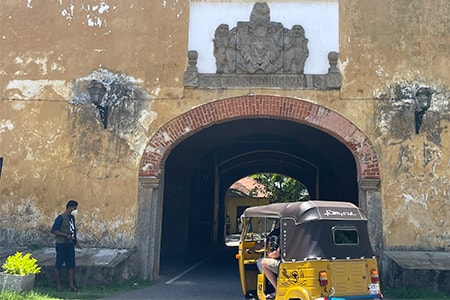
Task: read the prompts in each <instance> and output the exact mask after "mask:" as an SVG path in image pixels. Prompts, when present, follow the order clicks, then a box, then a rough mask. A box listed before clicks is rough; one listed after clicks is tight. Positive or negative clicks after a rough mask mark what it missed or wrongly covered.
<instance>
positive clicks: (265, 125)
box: [161, 118, 358, 255]
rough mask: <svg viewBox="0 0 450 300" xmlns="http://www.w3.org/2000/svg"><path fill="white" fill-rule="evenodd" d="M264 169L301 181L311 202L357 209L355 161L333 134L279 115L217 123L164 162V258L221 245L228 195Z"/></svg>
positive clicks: (172, 153) (224, 233) (186, 142)
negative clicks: (351, 205)
mask: <svg viewBox="0 0 450 300" xmlns="http://www.w3.org/2000/svg"><path fill="white" fill-rule="evenodd" d="M264 172H266V173H267V172H271V173H279V174H284V175H286V176H289V177H292V178H294V179H296V180H298V181H300V182H302V183H303V184H304V185H305V186H306V188H307V190H308V192H309V195H310V198H311V199H321V200H345V201H350V202H353V203H355V204H357V205H358V182H357V178H358V176H357V167H356V163H355V158H354V156H353V154H352V152H351V151H350V150H349V149H348V148H347V147H346V145H344V144H343V143H342V142H340V141H338V140H337V139H336V138H334V137H333V136H331V135H330V134H328V133H326V132H324V131H321V130H319V129H317V128H314V127H311V126H309V125H307V124H303V123H299V122H294V121H291V120H284V119H277V118H249V119H236V120H230V121H226V122H222V123H219V124H214V125H212V126H209V127H207V128H205V129H202V130H200V131H198V132H196V133H194V134H192V135H190V136H189V137H188V138H186V139H184V140H183V141H182V142H180V143H178V144H177V145H176V146H175V147H174V148H173V149H172V151H171V152H170V154H169V155H168V157H167V159H166V162H165V172H164V192H163V193H164V202H163V218H162V236H161V255H179V254H193V253H200V252H205V253H206V252H209V251H211V250H212V249H214V248H215V247H221V246H223V245H224V244H225V237H226V226H225V224H226V222H227V220H226V218H227V213H226V207H225V195H226V191H227V190H228V189H229V187H230V186H231V185H232V184H233V183H234V182H236V181H238V180H239V179H241V178H244V177H246V176H248V175H251V174H255V173H264Z"/></svg>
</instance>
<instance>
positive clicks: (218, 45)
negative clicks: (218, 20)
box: [214, 24, 236, 73]
mask: <svg viewBox="0 0 450 300" xmlns="http://www.w3.org/2000/svg"><path fill="white" fill-rule="evenodd" d="M214 57H215V58H216V68H217V73H234V72H236V30H233V31H230V30H229V29H228V25H227V24H221V25H219V26H218V27H217V29H216V32H215V34H214Z"/></svg>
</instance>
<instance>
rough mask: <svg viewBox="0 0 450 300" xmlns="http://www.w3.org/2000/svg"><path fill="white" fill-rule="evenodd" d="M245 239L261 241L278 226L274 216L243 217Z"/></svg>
mask: <svg viewBox="0 0 450 300" xmlns="http://www.w3.org/2000/svg"><path fill="white" fill-rule="evenodd" d="M244 223H245V228H244V230H245V232H244V239H245V241H261V240H264V239H265V238H266V237H267V235H268V234H269V233H270V232H272V231H273V230H274V229H276V228H277V227H278V226H279V222H278V219H276V218H261V217H251V218H245V222H244Z"/></svg>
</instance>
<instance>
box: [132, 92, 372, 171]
mask: <svg viewBox="0 0 450 300" xmlns="http://www.w3.org/2000/svg"><path fill="white" fill-rule="evenodd" d="M252 117H272V118H277V119H286V120H291V121H295V122H300V123H304V124H307V125H309V126H312V127H315V128H317V129H319V130H321V131H324V132H327V133H329V134H330V135H332V136H334V137H335V138H336V139H338V140H339V141H341V142H342V143H343V144H345V145H346V146H347V148H349V149H350V151H351V152H352V153H353V156H354V157H355V160H356V166H357V171H358V175H359V178H361V179H379V178H380V172H379V166H378V158H377V155H376V153H375V149H374V147H373V145H372V143H371V142H370V141H369V139H368V138H367V136H366V135H365V134H364V133H363V132H361V131H360V130H359V129H358V128H357V127H356V126H355V125H354V124H353V123H351V122H350V121H348V120H347V119H345V118H344V117H343V116H341V115H339V114H338V113H336V112H334V111H331V110H329V109H327V108H325V107H323V106H320V105H317V104H314V103H310V102H306V101H303V100H298V99H293V98H286V97H276V96H264V95H258V96H242V97H234V98H227V99H222V100H217V101H214V102H209V103H207V104H204V105H201V106H199V107H196V108H194V109H192V110H190V111H188V112H186V113H184V114H182V115H180V116H178V117H177V118H175V119H174V120H172V121H170V122H169V123H167V124H165V125H164V126H163V127H161V128H160V129H159V130H158V131H157V132H156V133H155V134H154V135H153V137H152V138H151V140H150V142H149V143H148V145H147V147H146V150H145V152H144V154H143V157H142V161H141V167H140V172H139V176H140V177H147V176H151V177H153V176H155V177H158V176H159V175H160V174H161V173H162V168H163V163H164V160H165V158H166V157H167V155H168V154H169V152H170V150H171V149H172V148H173V147H174V146H175V145H176V144H177V143H179V141H181V140H183V139H185V138H187V137H189V136H190V135H192V134H194V133H195V132H197V131H199V130H201V129H202V128H204V127H207V126H209V125H211V124H213V123H220V122H223V121H229V120H231V119H242V118H252Z"/></svg>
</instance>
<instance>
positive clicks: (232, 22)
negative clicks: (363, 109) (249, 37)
mask: <svg viewBox="0 0 450 300" xmlns="http://www.w3.org/2000/svg"><path fill="white" fill-rule="evenodd" d="M267 3H268V5H269V7H270V19H271V21H273V22H281V23H282V24H283V26H284V27H285V28H291V27H292V26H293V25H297V24H299V25H302V26H303V28H304V29H305V35H306V38H307V39H308V47H309V57H308V59H307V60H306V64H305V74H325V73H327V72H328V68H329V64H328V53H329V52H330V51H337V52H339V8H338V3H337V1H327V2H317V1H315V2H314V1H311V2H298V3H292V2H277V3H270V2H267ZM253 5H254V3H253V2H251V3H237V2H220V3H218V2H191V8H190V19H189V44H188V48H189V50H196V51H197V52H198V61H197V67H198V70H199V72H200V73H215V72H216V65H215V58H214V55H213V39H214V32H215V30H216V28H217V26H219V25H220V24H228V26H229V28H230V29H231V28H234V27H236V25H237V22H238V21H244V22H248V20H249V17H250V13H251V11H252V8H253Z"/></svg>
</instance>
